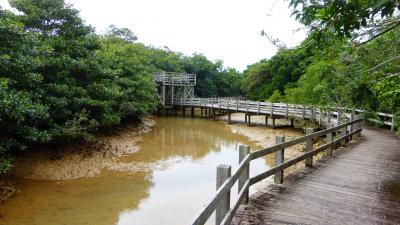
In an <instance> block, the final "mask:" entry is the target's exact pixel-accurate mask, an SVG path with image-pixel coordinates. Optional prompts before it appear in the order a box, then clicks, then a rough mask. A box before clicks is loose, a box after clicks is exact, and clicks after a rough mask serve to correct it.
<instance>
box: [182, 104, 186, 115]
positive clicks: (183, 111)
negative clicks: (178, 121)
mask: <svg viewBox="0 0 400 225" xmlns="http://www.w3.org/2000/svg"><path fill="white" fill-rule="evenodd" d="M185 115H186V108H185V106H182V116H183V117H185Z"/></svg>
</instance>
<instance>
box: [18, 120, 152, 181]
mask: <svg viewBox="0 0 400 225" xmlns="http://www.w3.org/2000/svg"><path fill="white" fill-rule="evenodd" d="M154 125H155V121H154V120H153V119H152V118H151V117H143V118H140V122H139V123H131V124H127V125H123V126H121V127H119V128H117V129H116V131H115V132H113V133H112V134H100V135H97V136H96V141H95V142H94V143H88V144H85V145H83V146H79V144H76V143H73V144H68V145H65V146H61V147H60V148H59V149H58V151H59V153H60V156H61V158H60V159H52V154H54V149H52V148H51V147H50V146H46V147H45V148H42V149H36V150H35V151H31V152H27V153H26V154H24V155H23V156H19V157H17V158H16V159H15V162H14V168H13V170H12V171H11V175H12V176H14V177H16V178H24V179H32V180H47V181H61V180H71V179H78V178H87V177H94V176H97V175H98V174H100V173H101V171H102V170H103V169H112V168H113V167H114V166H115V164H116V163H117V160H118V159H119V158H120V157H122V156H125V155H127V154H132V153H135V152H137V151H139V147H138V146H137V142H138V141H140V140H141V139H142V138H143V136H144V134H146V133H148V132H150V131H151V129H152V127H153V126H154Z"/></svg>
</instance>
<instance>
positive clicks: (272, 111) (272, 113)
mask: <svg viewBox="0 0 400 225" xmlns="http://www.w3.org/2000/svg"><path fill="white" fill-rule="evenodd" d="M273 115H274V103H273V102H271V115H270V116H271V118H272V116H273Z"/></svg>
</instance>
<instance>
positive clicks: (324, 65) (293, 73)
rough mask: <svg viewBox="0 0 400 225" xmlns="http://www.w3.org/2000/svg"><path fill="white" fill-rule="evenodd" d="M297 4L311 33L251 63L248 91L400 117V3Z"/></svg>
mask: <svg viewBox="0 0 400 225" xmlns="http://www.w3.org/2000/svg"><path fill="white" fill-rule="evenodd" d="M291 6H292V7H293V14H294V15H295V16H296V18H297V19H298V20H299V21H300V22H302V23H303V24H305V25H306V26H308V27H309V28H310V34H309V37H308V38H307V39H306V40H304V41H303V43H301V44H300V45H299V46H298V47H296V48H293V49H281V50H279V51H278V53H277V54H276V55H275V56H273V57H272V58H271V59H269V60H262V61H260V62H258V63H256V64H254V65H250V66H248V68H247V70H246V71H244V79H243V83H242V87H243V91H244V92H245V93H246V95H247V96H248V97H249V98H252V99H257V100H270V101H274V102H276V101H282V102H291V103H300V104H313V105H320V106H330V107H336V106H345V107H349V108H361V109H366V110H369V111H372V112H376V111H381V112H389V113H393V114H395V115H396V117H397V118H399V116H400V115H399V114H400V73H399V71H400V48H399V46H400V39H399V36H400V17H399V16H398V15H399V11H398V10H399V9H400V3H398V1H397V2H396V1H318V2H316V1H307V0H292V1H291ZM377 16H379V17H377ZM382 18H383V19H382ZM372 116H373V115H372ZM397 121H399V119H397ZM397 123H398V124H397V125H400V123H399V122H397ZM397 127H399V126H397ZM399 133H400V130H399Z"/></svg>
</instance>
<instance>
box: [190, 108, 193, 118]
mask: <svg viewBox="0 0 400 225" xmlns="http://www.w3.org/2000/svg"><path fill="white" fill-rule="evenodd" d="M190 114H191V116H192V117H194V107H193V106H192V108H191V109H190Z"/></svg>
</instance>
